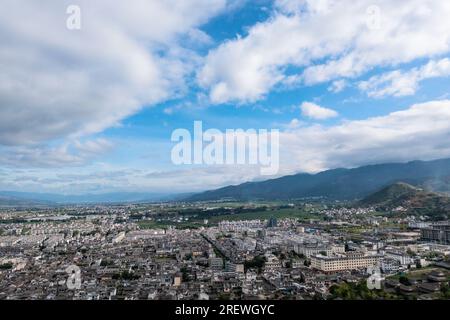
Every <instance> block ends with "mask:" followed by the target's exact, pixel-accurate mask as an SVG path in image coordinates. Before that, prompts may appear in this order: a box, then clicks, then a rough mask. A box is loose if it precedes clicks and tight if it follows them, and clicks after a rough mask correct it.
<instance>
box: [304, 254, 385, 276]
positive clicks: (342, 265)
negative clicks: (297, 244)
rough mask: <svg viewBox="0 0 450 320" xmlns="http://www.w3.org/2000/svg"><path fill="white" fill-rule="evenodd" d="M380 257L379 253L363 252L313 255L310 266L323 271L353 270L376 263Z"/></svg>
mask: <svg viewBox="0 0 450 320" xmlns="http://www.w3.org/2000/svg"><path fill="white" fill-rule="evenodd" d="M381 258H382V256H381V255H365V254H363V253H351V254H343V255H339V256H323V255H315V256H312V257H311V267H312V268H315V269H318V270H321V271H324V272H332V271H344V270H355V269H360V268H367V267H370V266H375V265H378V264H379V263H380V260H381Z"/></svg>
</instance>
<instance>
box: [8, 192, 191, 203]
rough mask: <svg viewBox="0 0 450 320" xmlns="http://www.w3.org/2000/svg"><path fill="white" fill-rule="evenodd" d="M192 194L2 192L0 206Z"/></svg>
mask: <svg viewBox="0 0 450 320" xmlns="http://www.w3.org/2000/svg"><path fill="white" fill-rule="evenodd" d="M189 195H192V194H175V195H168V194H158V193H133V192H115V193H104V194H82V195H61V194H52V193H34V192H17V191H0V206H1V205H2V206H15V205H17V206H27V205H29V206H33V205H62V204H96V203H99V204H100V203H143V202H157V201H177V200H179V199H180V198H185V197H187V196H189Z"/></svg>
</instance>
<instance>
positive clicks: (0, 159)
mask: <svg viewBox="0 0 450 320" xmlns="http://www.w3.org/2000/svg"><path fill="white" fill-rule="evenodd" d="M113 147H114V145H113V143H112V142H110V141H108V140H105V139H93V140H87V141H83V142H81V141H78V140H75V141H71V142H64V143H62V144H60V145H58V146H48V145H45V144H39V145H33V146H2V147H0V151H1V152H0V164H1V165H3V166H7V167H23V168H26V167H33V168H45V167H48V168H56V167H71V166H83V165H86V164H87V163H89V162H90V161H92V160H94V159H95V158H97V157H98V156H100V155H102V154H104V153H106V152H108V151H110V150H112V148H113Z"/></svg>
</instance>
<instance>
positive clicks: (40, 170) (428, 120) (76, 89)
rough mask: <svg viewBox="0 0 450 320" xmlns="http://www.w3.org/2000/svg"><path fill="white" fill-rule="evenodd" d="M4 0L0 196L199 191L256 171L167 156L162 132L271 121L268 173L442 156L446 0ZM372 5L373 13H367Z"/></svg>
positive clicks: (445, 139) (445, 149)
mask: <svg viewBox="0 0 450 320" xmlns="http://www.w3.org/2000/svg"><path fill="white" fill-rule="evenodd" d="M76 2H77V3H76V4H77V5H78V6H79V7H80V9H81V22H82V24H81V29H80V30H69V29H67V27H66V19H67V17H68V15H67V13H66V9H67V7H68V6H69V5H70V4H72V3H71V1H45V2H39V3H38V2H34V1H26V0H5V1H4V6H5V7H8V10H2V11H0V21H1V23H0V37H1V39H2V41H1V42H0V106H1V107H0V190H2V191H3V190H10V191H21V192H40V193H57V194H99V193H110V192H137V191H139V192H149V193H161V194H169V193H170V194H174V193H184V192H198V191H203V190H209V189H215V188H219V187H222V186H226V185H236V184H239V183H243V182H246V181H254V180H266V179H270V178H273V177H270V176H261V175H260V170H259V167H258V166H257V165H189V166H176V165H174V164H173V163H172V161H171V149H172V147H173V146H174V143H173V142H171V134H172V132H173V131H174V130H175V129H178V128H185V129H188V130H190V131H192V130H193V124H194V121H196V120H199V121H202V122H203V126H204V128H205V129H210V128H216V129H218V130H221V131H222V132H225V130H226V129H244V130H247V129H267V130H270V129H278V130H280V171H279V173H278V174H277V175H276V177H279V176H284V175H288V174H294V173H299V172H306V173H317V172H320V171H324V170H327V169H333V168H342V167H343V168H352V167H359V166H364V165H367V164H377V163H390V162H408V161H414V160H432V159H444V158H450V139H449V138H450V96H449V85H450V79H449V77H450V20H449V19H448V17H449V16H450V3H449V2H446V1H439V0H408V1H406V0H400V1H396V2H395V3H392V1H387V0H377V1H372V0H361V1H358V2H357V3H354V1H348V0H321V1H313V0H275V1H268V0H257V1H245V0H242V1H239V0H185V1H175V0H168V1H151V0H138V1H135V5H134V6H133V8H130V7H129V6H127V5H126V3H114V5H111V4H110V2H108V1H106V0H99V1H95V2H93V1H87V0H80V1H76ZM374 5H375V7H374Z"/></svg>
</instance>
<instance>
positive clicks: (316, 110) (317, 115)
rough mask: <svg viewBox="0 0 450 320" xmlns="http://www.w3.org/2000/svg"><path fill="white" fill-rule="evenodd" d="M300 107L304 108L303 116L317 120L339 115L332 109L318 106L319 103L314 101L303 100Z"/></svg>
mask: <svg viewBox="0 0 450 320" xmlns="http://www.w3.org/2000/svg"><path fill="white" fill-rule="evenodd" d="M300 109H301V110H302V115H303V116H305V117H308V118H311V119H316V120H325V119H330V118H335V117H337V116H338V115H339V114H338V113H337V112H336V111H334V110H332V109H328V108H324V107H321V106H318V105H317V104H315V103H312V102H303V103H302V105H301V106H300Z"/></svg>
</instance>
